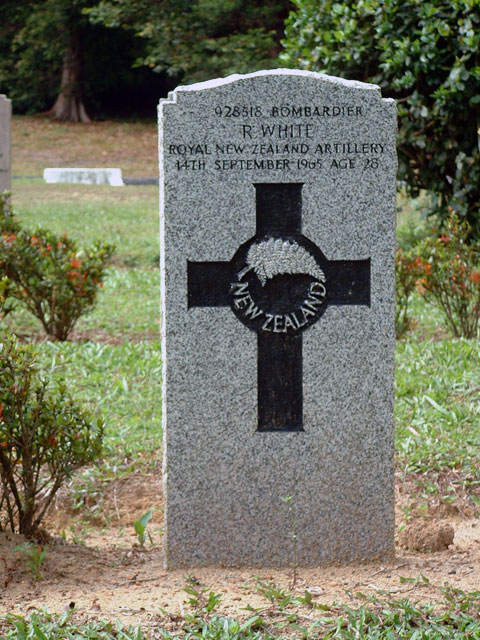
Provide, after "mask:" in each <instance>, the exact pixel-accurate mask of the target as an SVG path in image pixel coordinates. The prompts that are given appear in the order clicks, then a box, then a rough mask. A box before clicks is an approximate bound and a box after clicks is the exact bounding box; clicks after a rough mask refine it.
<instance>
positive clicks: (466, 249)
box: [419, 215, 480, 338]
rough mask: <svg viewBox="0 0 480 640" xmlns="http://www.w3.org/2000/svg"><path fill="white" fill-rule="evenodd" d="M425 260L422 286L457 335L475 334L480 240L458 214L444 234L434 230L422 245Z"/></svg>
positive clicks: (479, 306)
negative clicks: (473, 237) (475, 238)
mask: <svg viewBox="0 0 480 640" xmlns="http://www.w3.org/2000/svg"><path fill="white" fill-rule="evenodd" d="M419 252H420V255H421V257H422V260H423V275H422V277H421V278H420V280H419V285H420V290H421V292H423V293H424V295H425V297H426V298H427V299H430V300H432V301H434V302H435V303H437V304H438V305H439V307H440V308H441V310H442V311H443V314H444V317H445V322H446V325H447V327H448V328H449V329H450V330H451V331H452V333H453V335H454V336H456V337H460V336H463V337H465V338H474V337H476V335H477V332H478V320H479V317H480V241H479V240H472V239H471V227H470V225H469V224H468V223H467V222H466V221H462V220H460V219H459V218H458V216H455V215H454V216H452V217H450V218H449V219H447V221H446V223H445V229H444V231H443V232H442V234H441V235H440V233H439V232H438V230H437V231H434V233H432V234H431V236H430V237H429V238H427V239H426V240H425V241H424V242H423V243H422V244H421V246H420V247H419Z"/></svg>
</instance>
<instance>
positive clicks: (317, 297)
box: [187, 183, 370, 431]
mask: <svg viewBox="0 0 480 640" xmlns="http://www.w3.org/2000/svg"><path fill="white" fill-rule="evenodd" d="M254 186H255V189H256V231H255V235H254V236H253V237H252V238H251V239H250V240H248V241H247V242H245V243H244V244H242V245H241V246H240V247H239V249H238V250H237V252H236V253H235V255H234V256H233V258H232V259H231V260H230V261H229V262H191V261H188V263H187V275H188V308H189V309H191V308H194V307H212V306H213V307H220V306H230V307H231V308H232V311H233V312H234V313H235V315H236V316H237V317H238V319H239V320H240V321H241V322H242V323H243V324H245V325H246V326H247V327H249V328H250V329H251V330H252V331H255V332H256V334H257V384H258V431H303V381H302V378H303V363H302V332H303V331H304V330H306V329H308V328H309V327H310V326H311V325H312V324H314V323H315V322H317V320H318V319H319V318H320V317H321V316H322V315H323V313H324V312H325V310H326V309H327V307H328V306H329V305H367V306H370V258H367V259H365V260H328V259H327V258H326V257H325V256H324V255H323V253H322V252H321V250H320V249H319V248H318V247H317V246H316V245H315V244H314V243H312V242H311V241H310V240H309V239H308V238H306V237H305V236H303V235H302V186H303V185H302V184H301V183H286V184H282V183H261V184H255V185H254Z"/></svg>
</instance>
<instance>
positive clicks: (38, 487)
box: [0, 330, 103, 537]
mask: <svg viewBox="0 0 480 640" xmlns="http://www.w3.org/2000/svg"><path fill="white" fill-rule="evenodd" d="M36 359H37V353H36V351H35V349H34V348H33V347H32V346H31V345H21V344H19V342H18V341H17V340H16V338H14V337H13V336H12V335H10V334H9V333H8V332H7V331H6V330H2V332H1V333H0V481H1V485H0V490H1V493H0V530H1V529H2V528H3V527H4V526H5V525H7V524H8V525H9V526H10V528H11V530H12V531H18V532H19V533H23V534H24V535H25V536H26V537H32V536H34V535H35V533H36V532H37V530H38V527H39V525H40V522H41V520H42V518H43V517H44V515H45V513H46V511H47V509H48V507H49V505H50V504H51V502H52V500H53V498H54V496H55V494H56V493H57V491H58V490H59V488H60V487H61V486H62V484H63V482H64V481H65V480H66V479H67V478H69V477H70V476H71V475H72V473H73V471H75V469H77V468H79V467H81V466H83V465H85V464H88V463H90V462H92V461H93V460H95V459H96V458H98V457H99V456H100V453H101V444H102V438H103V423H102V420H100V419H99V420H97V421H95V423H94V421H93V418H92V416H91V415H90V414H89V413H87V412H86V411H84V410H83V409H81V408H80V407H79V406H77V404H75V402H74V401H73V400H72V399H71V397H70V396H69V394H68V393H67V391H66V388H65V385H64V384H63V383H61V382H57V383H55V384H51V385H50V384H49V383H48V380H46V379H45V378H43V377H42V375H41V374H40V371H39V368H38V366H37V363H36Z"/></svg>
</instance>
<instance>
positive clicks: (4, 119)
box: [0, 95, 12, 191]
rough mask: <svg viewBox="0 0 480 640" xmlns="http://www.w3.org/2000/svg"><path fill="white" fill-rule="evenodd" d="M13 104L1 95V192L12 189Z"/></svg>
mask: <svg viewBox="0 0 480 640" xmlns="http://www.w3.org/2000/svg"><path fill="white" fill-rule="evenodd" d="M11 118H12V103H11V101H10V100H9V99H8V98H7V97H6V96H4V95H0V191H3V190H4V189H10V170H11V168H10V121H11Z"/></svg>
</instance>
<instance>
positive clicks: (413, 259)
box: [395, 248, 424, 338]
mask: <svg viewBox="0 0 480 640" xmlns="http://www.w3.org/2000/svg"><path fill="white" fill-rule="evenodd" d="M423 273H424V264H423V261H422V259H421V258H420V256H418V255H416V252H415V250H414V249H411V250H410V251H404V250H403V249H402V248H399V249H397V253H396V255H395V298H396V312H395V332H396V334H397V338H401V337H402V336H403V335H404V334H405V333H406V332H407V331H408V330H409V329H410V328H411V320H410V318H409V316H408V305H409V302H410V298H411V296H412V293H413V292H414V291H415V289H416V288H417V282H418V280H419V278H420V277H421V276H422V275H423Z"/></svg>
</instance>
